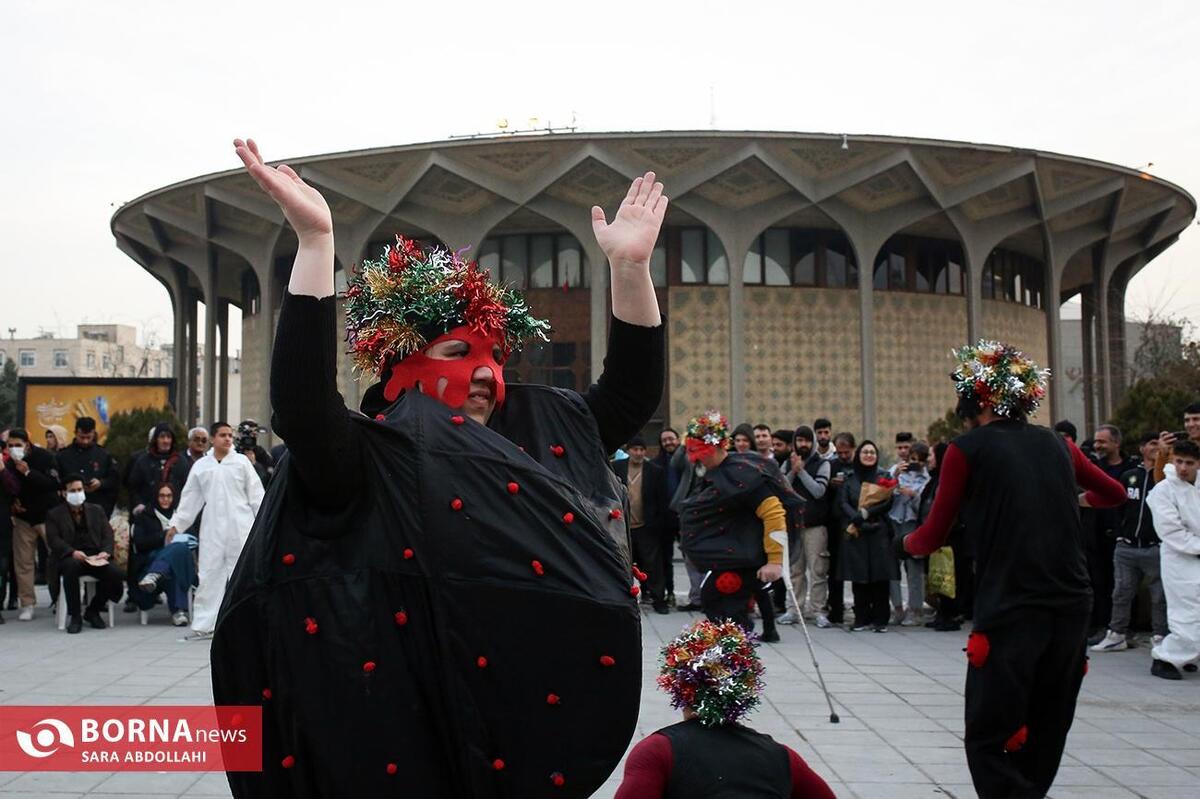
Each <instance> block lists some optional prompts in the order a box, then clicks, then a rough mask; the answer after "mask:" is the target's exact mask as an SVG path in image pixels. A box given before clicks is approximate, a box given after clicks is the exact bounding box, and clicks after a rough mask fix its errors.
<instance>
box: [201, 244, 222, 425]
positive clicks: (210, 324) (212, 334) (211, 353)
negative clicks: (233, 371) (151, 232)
mask: <svg viewBox="0 0 1200 799" xmlns="http://www.w3.org/2000/svg"><path fill="white" fill-rule="evenodd" d="M219 305H220V300H219V299H218V297H217V257H216V251H215V249H214V248H213V247H209V252H208V271H207V274H206V275H205V280H204V384H203V385H204V400H203V403H202V406H203V408H204V413H205V414H206V415H207V416H208V418H207V419H204V420H203V421H204V423H205V424H211V423H212V422H213V421H215V419H216V416H215V415H214V414H215V413H216V410H217V314H218V306H219Z"/></svg>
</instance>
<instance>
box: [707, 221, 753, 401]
mask: <svg viewBox="0 0 1200 799" xmlns="http://www.w3.org/2000/svg"><path fill="white" fill-rule="evenodd" d="M719 238H720V241H721V246H722V247H724V248H725V259H726V260H727V261H728V263H729V418H730V420H733V423H734V424H738V423H739V422H740V421H741V420H743V419H745V418H746V275H745V269H746V254H747V253H748V252H749V251H750V241H749V240H748V239H747V237H745V236H730V237H728V238H725V237H719ZM706 267H707V265H706Z"/></svg>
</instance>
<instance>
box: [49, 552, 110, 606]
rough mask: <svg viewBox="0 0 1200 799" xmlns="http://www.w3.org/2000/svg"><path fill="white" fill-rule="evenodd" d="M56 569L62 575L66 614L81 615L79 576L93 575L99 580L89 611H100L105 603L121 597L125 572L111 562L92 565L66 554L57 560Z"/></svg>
mask: <svg viewBox="0 0 1200 799" xmlns="http://www.w3.org/2000/svg"><path fill="white" fill-rule="evenodd" d="M58 569H59V574H61V575H62V582H63V594H64V596H63V599H65V600H66V603H67V615H68V616H79V615H81V614H80V612H79V606H80V605H81V604H82V603H81V602H80V599H79V578H80V577H83V576H88V577H95V578H96V579H97V580H99V581H100V582H99V583H97V584H96V593H95V595H94V596H93V597H92V601H91V602H90V603H88V608H87V609H88V610H89V611H92V610H95V611H97V612H98V611H101V610H103V609H104V606H105V604H106V603H108V602H116V601H117V600H118V599H120V598H121V592H122V590H123V584H124V582H125V573H124V572H122V571H121V570H120V569H118V568H117V567H116V566H114V565H113V564H111V563H106V564H104V565H103V566H92V565H91V564H88V563H84V562H82V561H78V560H75V558H73V557H71V556H69V555H68V556H67V557H65V558H63V559H62V560H61V561H59V566H58Z"/></svg>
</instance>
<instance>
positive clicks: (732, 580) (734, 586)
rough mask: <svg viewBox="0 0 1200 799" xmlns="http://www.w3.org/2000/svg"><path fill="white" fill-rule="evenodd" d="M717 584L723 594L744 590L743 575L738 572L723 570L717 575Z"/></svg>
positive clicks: (718, 589)
mask: <svg viewBox="0 0 1200 799" xmlns="http://www.w3.org/2000/svg"><path fill="white" fill-rule="evenodd" d="M716 586H717V591H718V592H720V593H722V594H727V595H728V594H736V593H737V592H738V591H741V590H742V576H741V575H740V574H738V573H737V572H721V574H719V575H718V576H717V582H716Z"/></svg>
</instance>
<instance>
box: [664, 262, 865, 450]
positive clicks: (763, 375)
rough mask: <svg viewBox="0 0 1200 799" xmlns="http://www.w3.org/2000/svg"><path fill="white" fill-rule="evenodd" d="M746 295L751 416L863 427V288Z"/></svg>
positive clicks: (754, 289)
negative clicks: (824, 420) (822, 420)
mask: <svg viewBox="0 0 1200 799" xmlns="http://www.w3.org/2000/svg"><path fill="white" fill-rule="evenodd" d="M672 296H673V295H672ZM744 301H745V320H746V322H745V330H746V342H745V355H746V385H745V401H746V404H745V408H746V415H747V417H748V419H746V420H744V421H749V422H751V423H755V424H756V423H758V422H762V423H765V424H768V425H770V426H771V428H772V429H774V428H776V427H791V428H794V427H795V426H796V425H798V424H800V423H801V422H804V423H806V424H811V423H812V420H813V419H814V418H816V417H817V416H828V417H829V418H830V419H831V420H832V421H833V425H834V427H835V428H836V429H838V430H852V431H856V432H857V431H858V430H859V429H861V428H862V380H861V379H860V367H859V352H860V348H859V342H860V340H861V334H860V329H859V308H858V292H856V291H846V290H839V289H814V288H788V287H781V288H775V287H770V288H768V287H765V286H747V287H746V288H745V295H744ZM672 371H674V367H673V366H672Z"/></svg>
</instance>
